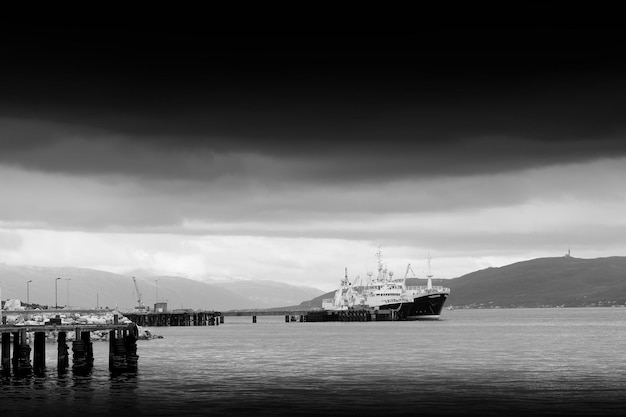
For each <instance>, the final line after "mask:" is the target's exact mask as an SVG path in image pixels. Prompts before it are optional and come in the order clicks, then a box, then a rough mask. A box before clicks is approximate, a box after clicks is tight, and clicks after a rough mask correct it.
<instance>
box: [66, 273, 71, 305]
mask: <svg viewBox="0 0 626 417" xmlns="http://www.w3.org/2000/svg"><path fill="white" fill-rule="evenodd" d="M71 280H72V278H65V282H67V307H68V308H69V306H70V281H71Z"/></svg>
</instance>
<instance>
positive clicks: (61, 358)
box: [57, 332, 70, 373]
mask: <svg viewBox="0 0 626 417" xmlns="http://www.w3.org/2000/svg"><path fill="white" fill-rule="evenodd" d="M69 366H70V358H69V347H68V346H67V333H66V332H59V334H58V336H57V369H58V372H59V373H65V372H66V371H67V368H68V367H69Z"/></svg>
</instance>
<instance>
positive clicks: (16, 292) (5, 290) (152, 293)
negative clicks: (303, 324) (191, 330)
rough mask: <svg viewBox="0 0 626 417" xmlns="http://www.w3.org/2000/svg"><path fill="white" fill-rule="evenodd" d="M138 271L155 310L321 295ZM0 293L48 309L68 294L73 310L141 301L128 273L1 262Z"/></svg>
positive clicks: (275, 285)
mask: <svg viewBox="0 0 626 417" xmlns="http://www.w3.org/2000/svg"><path fill="white" fill-rule="evenodd" d="M136 272H138V274H137V276H136V279H137V286H138V288H139V292H140V294H141V296H142V301H143V303H144V304H145V305H147V306H150V307H151V309H152V307H153V305H154V303H155V301H156V300H157V297H158V300H159V301H163V302H167V303H168V308H169V309H179V308H190V309H194V310H198V309H203V310H217V311H227V310H231V309H266V308H271V307H274V306H277V305H293V304H298V303H300V302H301V301H302V300H308V299H310V298H312V297H316V296H317V295H319V294H321V293H322V291H321V290H318V289H315V288H311V287H304V286H294V285H289V284H285V283H281V282H275V281H267V280H260V281H254V280H244V279H237V278H231V279H219V278H216V279H211V278H206V277H205V278H204V279H203V280H195V279H189V278H186V277H181V276H169V275H160V276H159V275H149V274H148V273H147V271H143V274H142V273H141V272H142V271H136ZM56 278H61V279H59V280H57V279H56ZM28 281H31V282H30V283H29V282H28ZM0 290H1V291H2V293H1V294H0V298H1V299H2V300H7V299H19V300H21V301H22V302H26V301H30V303H36V304H40V305H47V306H54V305H55V303H58V305H59V306H65V305H67V304H68V296H69V305H70V306H72V307H81V308H95V307H111V308H113V307H115V306H117V307H118V308H119V309H121V310H130V309H132V308H133V307H135V306H136V305H137V304H138V299H139V297H138V295H137V291H136V289H135V285H134V283H133V280H132V277H131V276H130V275H120V274H114V273H111V272H105V271H99V270H95V269H88V268H74V267H65V268H52V267H38V266H22V265H19V266H14V265H5V264H0ZM27 299H28V300H27Z"/></svg>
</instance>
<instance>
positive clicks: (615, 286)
mask: <svg viewBox="0 0 626 417" xmlns="http://www.w3.org/2000/svg"><path fill="white" fill-rule="evenodd" d="M407 284H408V285H425V284H426V280H425V279H418V278H408V279H407ZM433 285H442V286H445V287H449V288H450V297H449V298H448V301H447V303H446V305H447V306H454V307H457V308H462V307H466V308H467V307H471V308H494V307H557V306H564V307H582V306H613V305H619V306H623V305H625V304H626V257H621V256H614V257H608V258H595V259H581V258H574V257H571V256H563V257H555V258H539V259H532V260H529V261H523V262H517V263H514V264H511V265H507V266H503V267H499V268H487V269H483V270H480V271H476V272H472V273H469V274H466V275H463V276H461V277H459V278H454V279H433ZM333 295H334V292H329V293H326V294H322V295H320V296H318V297H315V298H313V299H311V300H308V301H305V302H303V303H301V304H300V305H299V306H298V307H299V308H308V307H309V306H311V307H312V308H313V307H317V308H319V307H321V306H322V300H323V299H324V298H331V297H333Z"/></svg>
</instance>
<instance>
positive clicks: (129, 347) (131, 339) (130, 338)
mask: <svg viewBox="0 0 626 417" xmlns="http://www.w3.org/2000/svg"><path fill="white" fill-rule="evenodd" d="M138 338H139V329H138V328H137V325H136V324H135V323H130V324H129V325H128V335H127V336H126V338H125V339H126V340H125V341H126V343H125V347H126V365H127V366H128V370H130V371H135V370H137V362H138V360H139V355H137V339H138Z"/></svg>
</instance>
